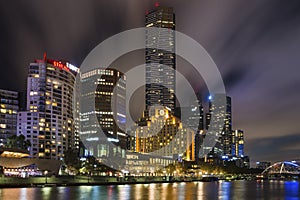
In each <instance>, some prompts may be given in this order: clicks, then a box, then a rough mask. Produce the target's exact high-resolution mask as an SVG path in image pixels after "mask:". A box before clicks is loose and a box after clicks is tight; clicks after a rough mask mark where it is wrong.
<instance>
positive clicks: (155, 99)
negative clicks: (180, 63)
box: [145, 7, 176, 112]
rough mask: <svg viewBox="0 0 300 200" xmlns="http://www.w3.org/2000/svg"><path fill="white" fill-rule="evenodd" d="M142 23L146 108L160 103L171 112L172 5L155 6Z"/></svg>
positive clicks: (173, 40) (173, 25)
mask: <svg viewBox="0 0 300 200" xmlns="http://www.w3.org/2000/svg"><path fill="white" fill-rule="evenodd" d="M145 25H146V49H145V63H146V110H149V107H150V106H153V105H162V106H164V107H168V108H170V109H171V111H172V112H174V109H175V104H176V98H175V84H176V80H175V69H176V67H175V62H176V60H175V33H174V31H173V30H175V14H174V13H173V9H172V8H169V7H166V8H163V7H158V8H157V9H155V10H153V11H151V12H149V13H148V14H147V15H146V24H145ZM151 27H155V28H157V29H151ZM162 49H163V50H162Z"/></svg>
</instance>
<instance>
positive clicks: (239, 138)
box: [231, 130, 245, 157]
mask: <svg viewBox="0 0 300 200" xmlns="http://www.w3.org/2000/svg"><path fill="white" fill-rule="evenodd" d="M231 151H232V152H231V154H232V156H235V157H244V155H245V154H244V132H243V131H242V130H234V131H232V150H231Z"/></svg>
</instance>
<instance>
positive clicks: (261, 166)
mask: <svg viewBox="0 0 300 200" xmlns="http://www.w3.org/2000/svg"><path fill="white" fill-rule="evenodd" d="M270 166H271V162H266V161H263V162H256V168H257V169H263V170H264V169H266V168H268V167H270Z"/></svg>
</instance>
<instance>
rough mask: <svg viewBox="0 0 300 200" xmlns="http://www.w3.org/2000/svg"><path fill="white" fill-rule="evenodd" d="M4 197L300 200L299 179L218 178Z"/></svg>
mask: <svg viewBox="0 0 300 200" xmlns="http://www.w3.org/2000/svg"><path fill="white" fill-rule="evenodd" d="M0 199H1V200H2V199H3V200H6V199H8V200H17V199H20V200H34V199H48V200H60V199H62V200H65V199H71V200H77V199H83V200H89V199H121V200H129V199H142V200H147V199H148V200H157V199H163V200H173V199H174V200H176V199H187V200H189V199H209V200H211V199H225V200H227V199H228V200H229V199H237V200H243V199H249V200H253V199H267V200H269V199H270V200H271V199H276V200H278V199H289V200H296V199H300V183H299V182H296V181H246V180H240V181H232V182H225V181H218V182H186V183H184V182H182V183H153V184H133V185H108V186H106V185H102V186H72V187H44V188H2V189H0Z"/></svg>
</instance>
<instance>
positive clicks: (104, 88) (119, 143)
mask: <svg viewBox="0 0 300 200" xmlns="http://www.w3.org/2000/svg"><path fill="white" fill-rule="evenodd" d="M81 84H82V88H85V89H83V90H82V93H81V96H82V98H84V99H85V101H94V102H95V107H92V106H89V105H82V106H81V110H80V121H81V130H80V135H81V139H82V140H83V143H84V144H85V146H86V148H87V151H88V152H87V153H88V154H89V155H93V156H95V157H96V158H98V159H109V157H112V156H113V157H116V156H119V157H121V158H125V149H126V148H127V136H126V134H125V133H124V130H125V126H126V110H125V108H126V107H125V105H126V99H125V98H126V91H125V90H126V77H125V76H124V74H123V73H122V72H120V71H118V70H116V69H112V68H98V69H94V70H92V71H88V72H84V73H82V74H81ZM93 85H97V87H96V91H92V90H93ZM95 115H96V116H97V120H96V121H94V123H97V124H91V123H93V120H92V118H93V116H95ZM99 125H100V127H101V130H102V131H103V134H104V135H103V134H99V129H98V128H97V126H99ZM103 136H104V137H103ZM110 142H112V143H113V144H114V145H109V144H108V143H110ZM106 161H107V160H106Z"/></svg>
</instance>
